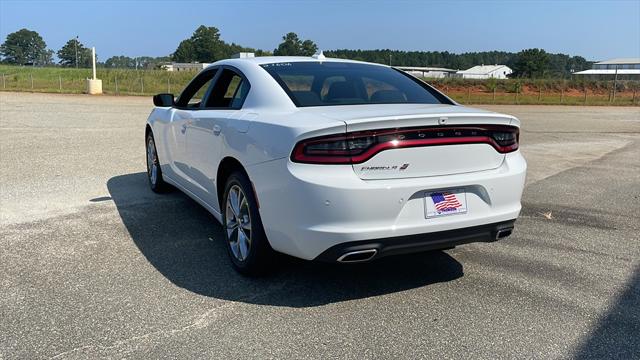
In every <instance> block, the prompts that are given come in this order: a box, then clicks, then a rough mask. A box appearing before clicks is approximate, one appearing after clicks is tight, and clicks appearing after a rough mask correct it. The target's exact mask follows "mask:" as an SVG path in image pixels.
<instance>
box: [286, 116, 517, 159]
mask: <svg viewBox="0 0 640 360" xmlns="http://www.w3.org/2000/svg"><path fill="white" fill-rule="evenodd" d="M519 135H520V133H519V129H518V128H517V127H515V126H508V125H480V126H455V127H454V126H448V127H428V128H399V129H382V130H368V131H358V132H349V133H344V134H336V135H329V136H321V137H316V138H310V139H305V140H302V141H300V142H299V143H297V144H296V146H295V147H294V149H293V152H292V153H291V161H293V162H299V163H307V164H360V163H363V162H365V161H367V160H369V159H371V158H372V157H373V156H375V155H376V154H378V153H380V152H382V151H385V150H390V149H401V148H410V147H422V146H440V145H459V144H488V145H490V146H492V147H493V148H494V149H496V151H498V152H499V153H502V154H505V153H509V152H512V151H516V150H517V149H518V140H519Z"/></svg>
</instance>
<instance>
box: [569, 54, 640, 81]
mask: <svg viewBox="0 0 640 360" xmlns="http://www.w3.org/2000/svg"><path fill="white" fill-rule="evenodd" d="M573 74H574V75H579V76H585V77H587V78H590V79H594V80H611V79H614V78H616V77H617V78H618V79H619V80H640V58H624V59H611V60H605V61H600V62H597V63H595V64H593V68H592V69H589V70H584V71H578V72H575V73H573Z"/></svg>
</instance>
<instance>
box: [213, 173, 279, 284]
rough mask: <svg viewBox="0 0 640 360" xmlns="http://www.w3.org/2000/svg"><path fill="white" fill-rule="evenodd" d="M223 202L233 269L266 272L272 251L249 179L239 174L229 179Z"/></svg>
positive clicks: (271, 257)
mask: <svg viewBox="0 0 640 360" xmlns="http://www.w3.org/2000/svg"><path fill="white" fill-rule="evenodd" d="M223 199H224V201H223V204H224V206H223V209H222V220H223V225H224V230H225V231H224V234H225V238H226V240H227V241H226V242H227V250H228V252H229V256H230V258H231V262H232V263H233V266H234V268H235V269H236V270H237V271H238V272H240V273H242V274H247V275H258V274H262V273H264V272H266V271H267V270H268V269H269V267H270V265H271V261H272V260H273V257H274V251H273V250H272V249H271V246H270V245H269V241H268V240H267V236H266V235H265V233H264V228H263V226H262V220H261V219H260V213H259V212H258V205H257V202H256V197H255V194H254V193H253V187H252V186H251V182H250V181H249V178H248V177H247V176H246V175H245V174H244V173H242V172H235V173H233V174H232V175H231V176H229V179H228V180H227V184H226V186H225V191H224V197H223Z"/></svg>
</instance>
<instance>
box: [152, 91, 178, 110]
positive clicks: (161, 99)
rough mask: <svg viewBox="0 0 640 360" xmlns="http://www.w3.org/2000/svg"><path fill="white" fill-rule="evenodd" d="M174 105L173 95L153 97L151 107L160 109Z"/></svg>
mask: <svg viewBox="0 0 640 360" xmlns="http://www.w3.org/2000/svg"><path fill="white" fill-rule="evenodd" d="M174 104H175V101H174V100H173V94H158V95H153V105H155V106H160V107H171V106H173V105H174Z"/></svg>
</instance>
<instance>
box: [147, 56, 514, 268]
mask: <svg viewBox="0 0 640 360" xmlns="http://www.w3.org/2000/svg"><path fill="white" fill-rule="evenodd" d="M154 104H155V106H156V107H155V108H154V109H153V111H152V112H151V115H150V116H149V119H148V122H147V127H146V149H147V170H148V171H147V173H148V176H149V184H150V186H151V189H152V190H154V191H156V192H162V191H163V190H165V189H166V188H167V184H170V185H173V186H174V187H176V188H178V189H180V190H181V191H183V192H184V193H186V194H187V195H188V196H190V197H191V198H193V199H194V200H195V201H197V202H198V203H200V204H201V205H202V206H204V207H205V208H206V209H207V210H208V211H209V212H211V214H213V216H214V217H215V218H216V219H217V220H218V221H220V222H221V223H222V225H223V227H224V229H225V231H224V234H225V236H226V239H225V240H226V243H227V245H228V250H229V254H230V257H231V260H232V263H233V264H234V266H235V268H236V269H237V270H239V271H240V272H243V273H253V274H255V273H259V272H261V271H263V270H265V268H266V267H267V266H268V265H269V264H270V263H271V261H272V260H273V258H274V252H281V253H285V254H289V255H292V256H295V257H299V258H302V259H307V260H312V259H318V260H325V261H334V262H344V263H347V262H361V261H369V260H372V259H376V258H380V257H383V256H387V255H393V254H401V253H409V252H417V251H425V250H433V249H445V248H452V247H454V246H456V245H460V244H463V243H469V242H474V241H483V242H489V241H495V240H497V239H500V238H503V237H506V236H508V235H510V234H511V232H512V231H513V226H514V222H515V219H516V218H517V217H518V214H519V212H520V208H521V205H520V198H521V195H522V190H523V187H524V181H525V173H526V162H525V160H524V158H523V157H522V155H521V154H520V151H518V137H519V125H520V122H519V121H518V119H516V118H515V117H513V116H509V115H502V114H497V113H493V112H488V111H484V110H478V109H472V108H467V107H463V106H461V105H459V104H457V103H455V102H454V101H453V100H451V99H450V98H448V97H447V96H445V95H443V94H442V93H440V92H439V91H437V90H436V89H434V88H433V87H431V86H429V85H428V84H426V83H424V82H422V81H420V80H418V79H416V78H414V77H412V76H410V75H408V74H406V73H404V72H402V71H400V70H397V69H394V68H392V67H389V66H384V65H379V64H370V63H363V62H357V61H348V60H339V59H328V58H324V57H323V56H322V55H319V56H314V57H256V58H243V59H229V60H222V61H218V62H216V63H214V64H212V65H211V66H209V67H207V68H206V69H204V70H202V71H201V72H200V73H198V74H197V75H196V76H195V78H194V79H193V80H192V81H191V82H190V83H189V85H187V87H186V88H185V89H184V90H183V92H182V93H181V94H180V96H178V97H177V98H176V99H174V96H173V95H171V94H159V95H156V96H155V97H154Z"/></svg>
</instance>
